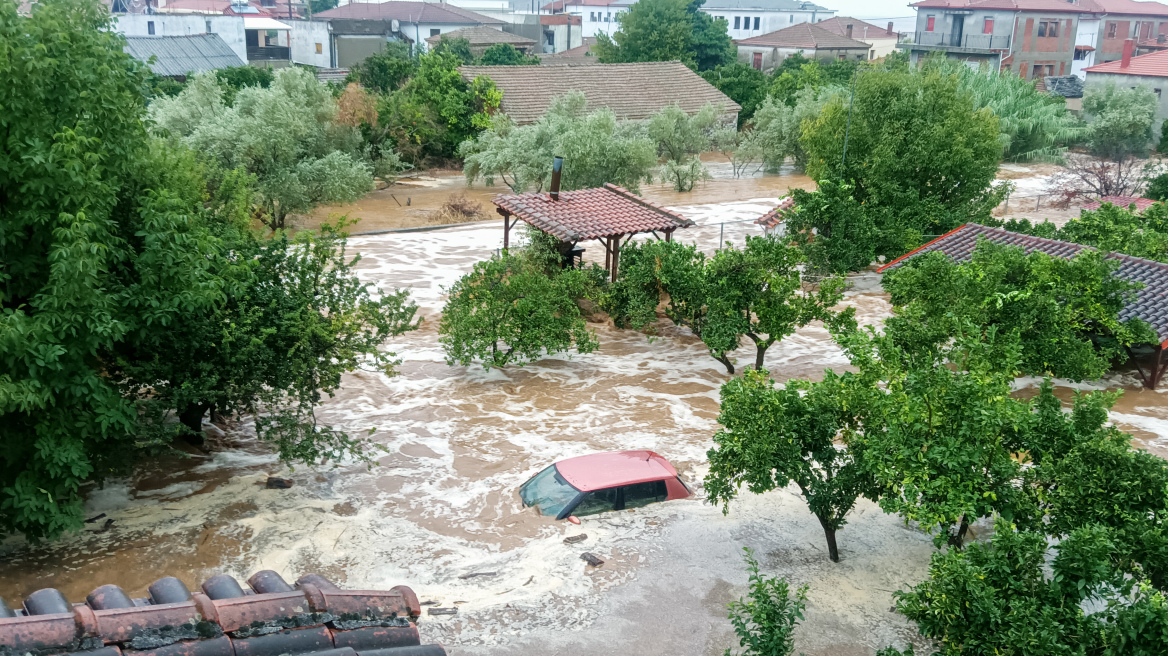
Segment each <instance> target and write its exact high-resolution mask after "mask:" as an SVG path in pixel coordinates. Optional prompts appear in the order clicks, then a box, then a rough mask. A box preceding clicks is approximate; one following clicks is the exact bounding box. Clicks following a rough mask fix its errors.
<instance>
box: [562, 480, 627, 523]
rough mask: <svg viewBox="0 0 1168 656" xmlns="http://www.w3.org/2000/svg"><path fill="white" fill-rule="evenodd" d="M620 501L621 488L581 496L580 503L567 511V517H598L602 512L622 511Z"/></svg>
mask: <svg viewBox="0 0 1168 656" xmlns="http://www.w3.org/2000/svg"><path fill="white" fill-rule="evenodd" d="M620 500H621V489H620V488H619V487H610V488H606V489H603V490H593V491H592V492H587V493H585V494H583V495H581V497H580V501H579V502H577V503H576V506H575V507H574V508H572V509H570V510H569V511H567V515H575V516H577V517H579V516H582V515H596V514H598V513H602V512H609V511H610V510H620ZM567 515H565V516H567Z"/></svg>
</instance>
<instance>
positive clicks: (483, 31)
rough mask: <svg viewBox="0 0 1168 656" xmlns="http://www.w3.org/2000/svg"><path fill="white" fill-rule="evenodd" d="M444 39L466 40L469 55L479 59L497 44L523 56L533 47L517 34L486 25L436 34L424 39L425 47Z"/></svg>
mask: <svg viewBox="0 0 1168 656" xmlns="http://www.w3.org/2000/svg"><path fill="white" fill-rule="evenodd" d="M444 38H447V39H466V40H467V42H468V43H470V53H471V54H472V55H474V56H475V57H481V56H482V54H483V52H485V51H486V50H487V48H490V47H491V46H493V45H495V44H499V43H506V44H510V45H512V46H514V47H515V49H516V50H518V51H519V52H522V53H524V54H526V53H528V52H531V51H532V49H533V48H534V47H535V41H534V40H533V39H528V38H527V37H523V36H519V35H518V34H511V33H510V32H504V31H503V30H499V29H495V28H493V27H487V26H486V25H475V26H473V27H464V28H462V29H458V30H454V31H453V32H446V33H444V34H437V35H435V36H429V37H426V45H427V47H430V48H433V47H434V46H436V45H438V42H439V41H440V40H442V39H444Z"/></svg>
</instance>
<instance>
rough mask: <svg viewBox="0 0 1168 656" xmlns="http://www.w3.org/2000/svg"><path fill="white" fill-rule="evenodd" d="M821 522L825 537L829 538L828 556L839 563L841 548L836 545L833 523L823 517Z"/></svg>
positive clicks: (820, 519)
mask: <svg viewBox="0 0 1168 656" xmlns="http://www.w3.org/2000/svg"><path fill="white" fill-rule="evenodd" d="M819 523H820V525H821V526H823V535H824V537H826V538H827V557H828V558H830V559H831V562H833V563H838V562H839V548H838V547H836V544H835V529H834V528H832V527H831V524H829V523H828V522H827V521H825V520H824V519H823V518H822V517H820V518H819Z"/></svg>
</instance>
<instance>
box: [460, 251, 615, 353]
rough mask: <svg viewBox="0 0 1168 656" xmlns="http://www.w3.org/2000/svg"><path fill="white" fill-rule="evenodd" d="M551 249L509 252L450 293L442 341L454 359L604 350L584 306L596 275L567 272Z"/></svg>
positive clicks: (462, 280)
mask: <svg viewBox="0 0 1168 656" xmlns="http://www.w3.org/2000/svg"><path fill="white" fill-rule="evenodd" d="M541 246H542V247H541ZM547 246H548V244H546V243H542V242H536V243H535V244H534V248H529V249H524V251H521V252H519V253H511V252H509V251H503V253H502V254H501V255H499V256H496V257H492V258H491V259H489V260H485V261H483V262H479V263H477V264H475V266H474V270H473V271H472V272H470V273H468V274H466V275H465V276H463V277H462V278H460V279H459V280H458V282H456V283H455V284H454V285H453V286H452V287H451V288H450V289H449V290H447V293H448V295H449V300H448V301H447V302H446V307H444V308H443V309H442V319H441V323H439V326H438V334H439V335H440V337H439V338H438V341H440V342H441V343H442V346H443V348H444V349H445V350H446V361H447V363H448V364H452V365H453V364H455V363H458V364H461V365H464V366H465V365H469V364H471V363H472V362H474V361H476V360H479V361H481V362H482V363H483V368H484V369H490V368H491V367H505V366H507V365H509V364H516V365H519V366H523V365H524V364H526V363H529V362H534V361H536V360H538V359H540V358H541V357H543V356H544V355H545V354H546V355H551V354H554V353H561V352H567V351H569V350H571V349H572V348H573V347H574V348H575V349H576V352H577V353H581V354H584V353H591V352H592V351H595V350H596V349H597V346H598V345H597V342H596V335H595V334H594V333H593V332H592V331H590V330H588V327H587V324H586V323H585V321H584V317H583V315H582V313H581V311H580V308H579V306H578V305H577V301H579V300H580V299H582V298H584V297H585V296H586V295H588V294H589V293H590V290H591V286H592V283H593V281H594V277H593V276H590V275H589V273H588V272H586V271H581V270H578V269H567V270H563V271H560V270H559V267H558V266H557V265H558V262H553V261H552V259H553V258H552V256H551V253H550V252H549V250H548V248H547ZM549 269H553V271H552V272H551V273H550V275H549Z"/></svg>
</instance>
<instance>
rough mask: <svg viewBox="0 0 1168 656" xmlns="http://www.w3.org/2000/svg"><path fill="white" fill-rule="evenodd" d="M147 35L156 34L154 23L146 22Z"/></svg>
mask: <svg viewBox="0 0 1168 656" xmlns="http://www.w3.org/2000/svg"><path fill="white" fill-rule="evenodd" d="M146 33H147V34H154V21H146Z"/></svg>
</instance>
